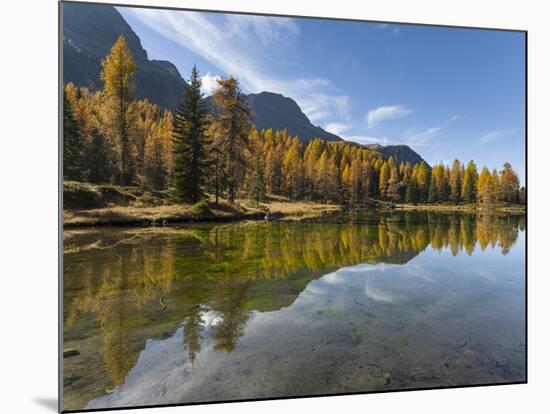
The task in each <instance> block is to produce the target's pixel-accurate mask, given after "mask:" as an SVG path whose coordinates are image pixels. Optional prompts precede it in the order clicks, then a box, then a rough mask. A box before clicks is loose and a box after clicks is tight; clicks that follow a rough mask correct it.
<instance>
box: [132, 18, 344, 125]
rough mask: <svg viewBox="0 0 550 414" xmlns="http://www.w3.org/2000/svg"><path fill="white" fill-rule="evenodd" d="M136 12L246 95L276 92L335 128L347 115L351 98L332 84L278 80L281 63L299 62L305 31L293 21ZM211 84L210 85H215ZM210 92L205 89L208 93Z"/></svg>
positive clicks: (297, 79) (144, 21)
mask: <svg viewBox="0 0 550 414" xmlns="http://www.w3.org/2000/svg"><path fill="white" fill-rule="evenodd" d="M130 10H131V12H132V13H133V14H134V15H135V16H136V17H137V18H138V19H139V20H140V21H141V22H143V23H144V24H145V25H147V26H148V27H150V28H151V29H152V30H154V31H155V32H157V33H159V34H160V35H162V36H164V37H166V38H168V39H170V40H172V41H174V42H176V43H178V44H179V45H181V46H183V47H185V48H187V49H189V50H191V51H192V52H193V53H195V54H197V55H199V56H201V57H202V58H204V59H206V60H208V61H209V62H210V63H211V64H213V65H214V66H216V67H217V68H219V69H220V72H221V73H223V74H224V75H234V76H236V77H237V78H238V79H239V80H240V81H241V84H242V85H243V87H244V89H245V90H246V91H249V92H261V91H274V92H279V93H282V94H283V95H286V96H289V97H291V98H293V99H294V100H296V101H297V102H298V104H299V105H300V107H301V108H302V110H303V111H304V112H305V113H306V115H308V117H309V118H310V119H311V120H312V121H314V122H320V121H324V122H330V121H332V122H335V121H337V120H338V118H342V117H345V116H346V115H347V111H348V105H349V96H347V95H345V94H342V93H341V92H340V91H339V89H338V88H337V87H336V86H335V85H333V84H332V83H331V82H330V81H328V80H327V79H322V78H283V77H281V76H276V75H273V73H274V70H273V68H274V67H275V66H276V65H277V64H280V62H282V61H286V62H295V59H293V58H292V55H293V53H295V43H296V40H297V37H298V36H299V34H300V29H299V27H298V25H297V24H296V23H295V22H294V21H293V20H291V19H287V18H281V17H269V16H243V15H215V16H213V15H209V14H207V13H201V12H189V11H170V10H154V9H138V8H132V9H130ZM207 76H208V75H207ZM205 80H206V82H205V83H208V82H210V81H211V80H212V79H211V78H209V77H206V78H205ZM209 86H211V84H209V85H205V93H207V92H208V90H209V89H208V87H209Z"/></svg>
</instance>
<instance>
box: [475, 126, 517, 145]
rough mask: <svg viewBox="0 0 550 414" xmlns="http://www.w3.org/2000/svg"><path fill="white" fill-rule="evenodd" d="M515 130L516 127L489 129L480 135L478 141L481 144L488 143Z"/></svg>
mask: <svg viewBox="0 0 550 414" xmlns="http://www.w3.org/2000/svg"><path fill="white" fill-rule="evenodd" d="M517 131H518V130H517V128H511V129H499V130H496V131H491V132H488V133H487V134H484V135H482V136H481V137H480V138H479V142H481V143H482V144H488V143H489V142H493V141H497V140H499V139H501V138H504V137H507V136H509V135H511V134H513V133H514V132H517Z"/></svg>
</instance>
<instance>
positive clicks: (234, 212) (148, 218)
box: [63, 204, 263, 226]
mask: <svg viewBox="0 0 550 414" xmlns="http://www.w3.org/2000/svg"><path fill="white" fill-rule="evenodd" d="M261 217H263V212H262V211H261V210H258V209H255V210H253V209H244V208H242V207H240V206H238V205H225V204H220V205H219V206H214V205H210V208H209V209H207V210H206V211H203V210H198V209H196V208H194V207H193V206H192V205H189V204H173V205H166V206H157V207H132V206H116V207H106V208H98V209H90V210H65V211H64V215H63V223H64V225H65V226H100V225H119V226H121V225H139V224H144V225H151V224H153V225H154V224H162V223H163V222H167V223H168V224H170V223H178V222H186V221H224V220H233V219H246V218H251V219H252V218H261Z"/></svg>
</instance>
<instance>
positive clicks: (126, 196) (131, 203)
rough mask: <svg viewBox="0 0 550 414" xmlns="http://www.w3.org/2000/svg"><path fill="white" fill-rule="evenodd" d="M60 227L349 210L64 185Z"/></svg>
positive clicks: (446, 208) (433, 207)
mask: <svg viewBox="0 0 550 414" xmlns="http://www.w3.org/2000/svg"><path fill="white" fill-rule="evenodd" d="M63 197H64V211H63V226H64V227H91V226H151V225H152V226H155V225H172V224H178V223H188V222H224V221H236V220H263V219H264V217H265V215H266V213H268V212H269V213H270V214H272V215H274V216H276V217H277V218H278V219H281V220H288V221H291V220H292V221H298V220H303V219H311V218H318V217H321V216H322V215H324V214H328V213H337V212H342V211H345V210H346V209H348V208H349V207H347V206H343V205H335V204H320V203H315V202H306V201H302V202H295V201H289V200H287V199H285V198H283V197H275V196H274V197H271V198H270V200H269V201H268V202H265V203H260V204H256V203H255V202H253V201H251V200H237V202H236V203H234V204H231V203H228V202H226V201H220V202H219V203H218V204H216V203H214V202H208V203H207V202H201V203H198V204H195V205H191V204H175V203H174V202H173V201H172V200H171V197H170V195H169V194H168V193H166V192H151V191H144V190H141V189H139V188H137V187H119V186H112V185H93V184H85V183H78V182H65V183H64V187H63ZM360 209H365V210H371V209H372V210H380V211H388V210H418V211H434V212H449V213H452V212H462V213H470V214H472V213H475V214H478V213H484V212H487V210H486V209H483V208H482V207H481V206H479V205H478V204H458V205H456V204H392V203H388V202H385V201H380V200H375V199H372V200H369V203H368V204H367V205H364V206H361V207H360ZM489 211H490V212H492V213H499V214H525V211H526V209H525V206H515V205H514V206H507V205H500V206H496V207H493V208H492V209H491V210H489Z"/></svg>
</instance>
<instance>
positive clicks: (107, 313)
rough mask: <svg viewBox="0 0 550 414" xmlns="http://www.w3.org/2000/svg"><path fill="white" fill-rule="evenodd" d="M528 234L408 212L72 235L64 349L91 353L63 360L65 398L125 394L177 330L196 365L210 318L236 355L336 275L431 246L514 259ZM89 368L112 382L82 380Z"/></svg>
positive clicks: (216, 336) (520, 225)
mask: <svg viewBox="0 0 550 414" xmlns="http://www.w3.org/2000/svg"><path fill="white" fill-rule="evenodd" d="M524 227H525V222H524V218H523V217H521V216H506V217H496V216H475V215H444V214H431V213H424V214H421V213H401V214H394V215H388V216H385V217H381V218H380V216H377V219H376V220H368V219H367V220H365V221H364V222H360V223H350V222H346V223H284V222H280V223H252V222H243V223H236V224H224V225H212V224H197V225H190V226H186V227H184V228H183V227H182V228H146V229H124V230H121V229H97V230H74V231H68V230H66V231H65V240H64V245H65V246H64V248H65V254H64V307H63V310H64V341H65V347H68V345H70V346H71V347H72V346H74V347H80V348H81V353H82V354H84V353H85V354H86V359H85V362H84V363H80V364H79V365H78V366H77V365H76V364H75V365H74V366H73V365H71V359H68V360H67V361H66V362H65V367H66V368H65V369H66V373H65V388H66V395H67V398H68V401H69V402H70V401H71V398H73V397H72V395H73V394H74V395H77V394H78V395H79V396H78V397H74V398H75V399H78V398H81V399H82V400H81V401H80V400H79V401H80V402H78V403H77V402H74V404H75V405H78V404H80V405H82V402H85V401H86V400H88V401H89V400H90V399H91V398H93V397H95V396H97V395H98V394H101V393H102V392H103V391H102V390H109V389H111V388H113V387H117V386H119V385H121V384H122V383H123V382H124V380H125V378H126V375H127V374H128V372H129V370H130V369H131V368H132V367H133V366H134V365H135V363H136V361H137V358H138V356H139V352H140V351H141V350H142V349H143V348H144V346H145V342H146V340H148V339H149V338H163V337H166V336H169V335H171V334H172V333H173V332H174V331H175V330H176V329H177V328H178V326H180V324H183V328H184V343H185V348H186V350H187V356H186V357H185V358H186V359H187V360H188V361H190V362H191V363H193V362H194V361H195V360H196V358H197V357H198V356H199V354H200V347H201V338H202V335H204V334H205V323H204V320H203V315H204V313H205V312H209V313H214V314H215V315H216V320H215V323H212V326H211V330H210V331H209V335H210V338H211V340H212V342H213V344H214V349H216V350H219V351H225V352H231V351H232V350H234V348H235V346H236V345H237V343H238V341H239V338H240V337H241V336H242V335H243V334H244V331H245V327H246V323H247V320H248V318H249V314H250V312H251V311H253V310H256V311H262V312H265V311H272V310H277V309H280V308H282V307H286V306H289V305H290V304H292V303H293V301H294V300H295V298H296V297H297V296H298V295H299V294H300V292H301V291H303V290H304V289H305V287H306V286H307V285H308V283H309V282H310V281H311V280H313V279H315V278H318V277H320V276H322V275H323V274H326V273H328V272H330V271H333V270H335V269H338V268H340V267H344V266H352V265H356V264H360V263H367V264H369V263H371V264H376V263H392V264H406V263H407V262H409V261H410V260H411V259H413V258H414V257H415V256H416V255H418V254H419V253H420V252H422V251H423V250H425V249H427V248H428V247H429V246H431V248H432V249H434V250H437V251H441V250H443V249H449V251H450V252H452V254H453V255H457V254H459V253H460V252H464V253H465V254H468V255H470V254H472V252H474V250H475V249H480V250H481V251H484V250H485V249H487V248H488V247H489V246H490V247H491V248H495V249H499V251H500V252H501V253H502V254H503V255H506V254H507V253H508V252H509V250H510V248H511V247H512V246H513V245H514V244H515V242H516V240H517V238H518V232H519V231H520V230H523V229H524ZM90 370H97V372H96V373H95V374H94V377H95V378H107V379H106V380H104V381H105V383H103V384H101V385H100V386H98V385H97V384H90V383H89V381H92V380H91V379H88V382H86V381H84V380H83V378H85V377H86V375H87V374H88V373H89V371H90ZM67 372H68V374H67ZM88 375H89V374H88ZM75 378H76V379H75ZM71 391H72V393H71ZM75 401H76V400H75Z"/></svg>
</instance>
